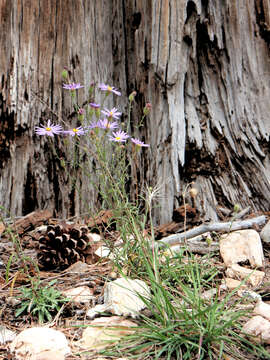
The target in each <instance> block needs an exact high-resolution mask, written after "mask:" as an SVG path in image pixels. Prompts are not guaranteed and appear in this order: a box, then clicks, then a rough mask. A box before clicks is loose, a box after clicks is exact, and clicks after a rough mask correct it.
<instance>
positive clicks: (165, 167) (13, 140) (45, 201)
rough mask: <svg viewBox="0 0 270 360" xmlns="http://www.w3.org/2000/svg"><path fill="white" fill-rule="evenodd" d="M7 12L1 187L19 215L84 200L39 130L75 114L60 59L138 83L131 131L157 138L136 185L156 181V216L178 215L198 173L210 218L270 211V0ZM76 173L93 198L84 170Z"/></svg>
mask: <svg viewBox="0 0 270 360" xmlns="http://www.w3.org/2000/svg"><path fill="white" fill-rule="evenodd" d="M0 20H1V24H2V29H1V30H2V31H1V33H0V44H1V49H4V51H2V52H1V55H0V56H1V62H0V75H1V92H0V116H1V123H0V134H1V135H0V136H1V140H0V156H1V159H2V164H0V167H1V174H0V193H1V197H2V199H1V204H2V205H3V206H4V207H6V208H7V209H9V210H10V211H11V213H12V214H16V215H20V214H25V213H27V212H30V211H33V210H34V209H36V208H55V209H56V211H57V212H58V213H59V214H61V215H63V216H68V215H70V214H72V213H80V212H83V211H84V210H85V209H86V206H85V202H83V201H82V199H81V197H80V196H78V194H77V195H76V194H75V195H74V194H71V193H70V188H69V185H70V184H69V183H68V181H67V179H66V178H64V176H63V175H61V174H60V172H59V169H60V165H59V163H58V162H57V161H56V160H55V159H54V157H53V153H52V152H51V151H49V148H48V143H47V142H46V141H45V139H43V140H40V138H37V137H35V136H33V130H34V126H36V125H38V124H39V123H40V121H41V120H44V119H46V118H48V117H50V118H52V119H54V120H55V121H56V120H57V116H58V117H59V118H63V119H65V120H66V119H67V117H68V109H69V108H70V102H69V97H68V94H66V93H65V92H64V91H63V90H62V89H61V79H60V73H61V70H62V68H63V67H64V66H68V68H69V69H70V70H71V72H72V74H73V77H74V79H75V80H76V81H78V82H81V83H83V84H89V83H90V82H92V81H102V82H105V83H106V82H107V83H111V84H113V85H114V86H116V87H118V88H120V89H121V91H122V93H123V94H126V95H127V94H129V93H130V92H131V91H133V90H136V91H137V93H138V95H137V97H136V103H135V106H134V115H133V118H132V121H133V122H132V126H133V131H134V133H135V135H137V136H140V137H141V138H142V139H144V140H145V141H146V142H147V143H150V144H151V149H150V151H149V152H147V151H144V152H142V155H141V157H140V174H139V178H140V185H141V186H140V187H141V188H143V187H144V184H145V183H148V184H151V185H152V186H154V185H156V183H158V185H160V189H161V190H160V197H159V199H158V205H159V206H158V207H156V208H155V209H154V214H155V220H156V222H158V223H164V222H167V221H170V220H171V216H172V211H173V208H174V207H177V206H179V204H178V200H177V198H179V197H181V195H182V194H183V192H184V191H185V189H186V187H187V185H188V184H189V183H190V182H193V186H194V187H196V188H197V189H198V195H197V197H196V199H195V204H196V207H197V208H198V210H199V211H200V212H201V218H202V219H211V220H217V219H218V217H219V213H218V205H220V206H225V207H228V208H232V207H233V206H234V204H235V203H239V204H240V205H241V206H242V207H246V206H251V208H252V209H253V210H269V200H270V195H269V194H270V182H269V179H270V160H269V135H270V120H269V118H268V114H269V112H270V111H269V110H270V102H269V95H270V87H269V73H270V60H269V59H270V57H269V44H270V3H269V0H254V1H253V0H252V1H248V2H247V1H245V0H238V1H237V2H236V1H233V0H224V1H214V0H193V1H192V0H189V1H184V0H149V1H145V0H137V1H133V0H127V1H121V0H111V1H110V0H99V1H90V0H86V1H83V0H78V1H72V0H44V1H40V2H37V1H34V0H25V1H19V0H14V1H8V0H6V1H4V0H1V1H0ZM9 44H11V45H9ZM80 94H81V95H80V96H81V98H80V100H82V99H83V97H85V96H86V95H87V88H86V89H85V91H82V92H81V93H80ZM40 98H41V99H43V101H45V103H46V104H48V106H47V105H45V104H44V102H41V101H40ZM146 101H149V102H151V103H152V112H151V114H150V116H149V117H148V118H147V119H146V120H145V128H144V129H143V130H142V131H141V132H140V133H136V124H137V123H138V119H139V118H140V116H141V108H142V106H143V105H144V104H145V102H146ZM112 105H117V106H120V107H122V109H123V110H124V100H122V99H121V100H120V99H119V103H117V104H112ZM50 109H51V110H53V112H54V114H52V113H51V110H50ZM55 114H56V115H57V116H56V115H55ZM135 178H137V176H136V177H135ZM77 181H78V183H77V186H79V187H80V188H81V194H84V195H83V198H84V199H86V203H88V204H94V203H95V196H96V195H95V193H94V191H92V190H91V189H90V190H88V189H89V188H88V181H87V178H84V177H83V176H81V177H80V178H78V180H77ZM186 193H187V201H189V195H188V191H187V192H186ZM71 203H72V206H71Z"/></svg>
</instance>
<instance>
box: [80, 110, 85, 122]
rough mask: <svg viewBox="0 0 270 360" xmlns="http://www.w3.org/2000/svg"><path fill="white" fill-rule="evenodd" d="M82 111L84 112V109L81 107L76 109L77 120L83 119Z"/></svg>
mask: <svg viewBox="0 0 270 360" xmlns="http://www.w3.org/2000/svg"><path fill="white" fill-rule="evenodd" d="M84 113H85V111H84V109H83V108H80V109H79V110H78V118H79V121H81V122H82V121H83V119H84Z"/></svg>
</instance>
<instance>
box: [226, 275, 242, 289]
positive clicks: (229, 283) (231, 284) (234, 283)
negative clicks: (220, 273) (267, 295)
mask: <svg viewBox="0 0 270 360" xmlns="http://www.w3.org/2000/svg"><path fill="white" fill-rule="evenodd" d="M225 285H226V288H227V289H228V290H233V289H236V288H237V287H239V288H240V287H241V289H243V288H246V287H247V286H246V285H244V284H242V285H241V281H240V280H235V279H232V278H225Z"/></svg>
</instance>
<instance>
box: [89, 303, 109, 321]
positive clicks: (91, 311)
mask: <svg viewBox="0 0 270 360" xmlns="http://www.w3.org/2000/svg"><path fill="white" fill-rule="evenodd" d="M106 311H108V312H109V311H110V306H106V305H104V304H102V305H101V304H99V305H96V306H95V307H93V308H91V309H89V310H87V312H86V316H87V317H88V319H94V318H95V317H96V316H97V315H100V314H101V313H103V312H106Z"/></svg>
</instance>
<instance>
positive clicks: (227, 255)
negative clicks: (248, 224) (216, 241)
mask: <svg viewBox="0 0 270 360" xmlns="http://www.w3.org/2000/svg"><path fill="white" fill-rule="evenodd" d="M220 254H221V256H222V259H223V261H224V263H225V265H226V266H231V265H232V264H237V263H239V262H241V261H246V260H249V262H250V264H251V266H252V267H256V266H257V267H262V266H263V263H264V256H263V248H262V242H261V238H260V235H259V234H258V233H257V231H255V230H253V229H248V230H238V231H233V232H231V233H230V234H226V235H223V236H222V237H221V240H220Z"/></svg>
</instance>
